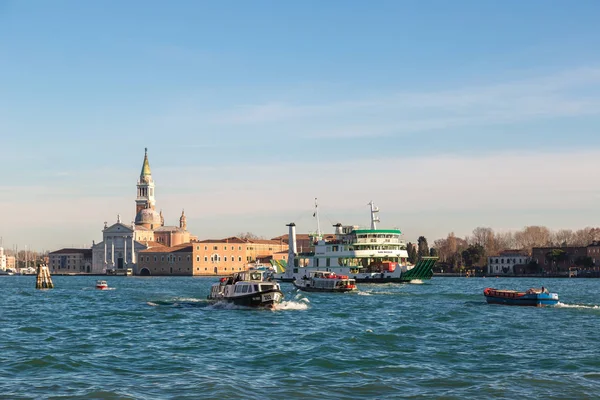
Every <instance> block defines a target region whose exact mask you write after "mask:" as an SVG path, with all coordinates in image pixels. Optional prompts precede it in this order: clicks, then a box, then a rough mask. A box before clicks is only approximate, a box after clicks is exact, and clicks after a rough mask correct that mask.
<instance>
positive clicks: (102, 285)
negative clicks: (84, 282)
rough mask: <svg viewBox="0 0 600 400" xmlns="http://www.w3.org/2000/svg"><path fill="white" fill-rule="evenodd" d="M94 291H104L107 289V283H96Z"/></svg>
mask: <svg viewBox="0 0 600 400" xmlns="http://www.w3.org/2000/svg"><path fill="white" fill-rule="evenodd" d="M96 289H99V290H106V289H108V283H106V281H96Z"/></svg>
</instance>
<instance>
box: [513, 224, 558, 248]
mask: <svg viewBox="0 0 600 400" xmlns="http://www.w3.org/2000/svg"><path fill="white" fill-rule="evenodd" d="M515 241H516V242H517V246H518V247H519V248H520V249H522V250H525V251H526V252H527V254H529V255H531V249H532V248H533V247H544V246H547V245H548V244H549V243H550V230H549V229H548V228H546V227H545V226H526V227H525V228H524V229H523V230H522V231H519V232H517V233H515Z"/></svg>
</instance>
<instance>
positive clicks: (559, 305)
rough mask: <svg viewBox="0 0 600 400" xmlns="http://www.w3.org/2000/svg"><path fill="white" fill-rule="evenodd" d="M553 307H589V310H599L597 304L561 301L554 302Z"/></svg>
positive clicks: (599, 307)
mask: <svg viewBox="0 0 600 400" xmlns="http://www.w3.org/2000/svg"><path fill="white" fill-rule="evenodd" d="M555 307H560V308H585V309H589V310H600V306H598V305H593V304H565V303H561V302H560V301H559V302H558V303H557V304H556V306H555Z"/></svg>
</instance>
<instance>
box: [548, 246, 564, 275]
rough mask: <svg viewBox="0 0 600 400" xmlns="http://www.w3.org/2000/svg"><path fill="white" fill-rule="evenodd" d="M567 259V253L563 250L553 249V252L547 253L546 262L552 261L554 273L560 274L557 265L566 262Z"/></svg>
mask: <svg viewBox="0 0 600 400" xmlns="http://www.w3.org/2000/svg"><path fill="white" fill-rule="evenodd" d="M567 258H568V255H567V252H566V251H564V250H562V249H552V250H551V251H549V252H548V253H546V260H548V261H550V264H551V266H552V272H553V273H557V272H558V266H557V264H558V263H560V262H563V261H565V260H566V259H567Z"/></svg>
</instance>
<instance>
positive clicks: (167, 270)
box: [138, 237, 288, 276]
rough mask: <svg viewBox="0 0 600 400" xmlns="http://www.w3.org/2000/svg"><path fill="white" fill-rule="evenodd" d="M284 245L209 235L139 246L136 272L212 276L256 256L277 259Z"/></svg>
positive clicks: (235, 269)
mask: <svg viewBox="0 0 600 400" xmlns="http://www.w3.org/2000/svg"><path fill="white" fill-rule="evenodd" d="M287 249H288V246H287V244H286V243H283V241H281V240H246V239H240V238H238V237H230V238H226V239H209V240H202V241H198V242H192V243H184V244H181V245H178V246H172V247H162V248H151V249H148V250H142V251H140V253H139V259H138V274H139V275H187V276H203V275H204V276H207V275H208V276H215V275H228V274H231V273H233V272H239V271H243V270H245V269H247V268H248V264H250V263H254V262H256V260H257V259H265V258H267V259H268V258H269V257H271V258H275V259H281V258H282V257H285V256H282V255H281V253H282V252H286V251H287Z"/></svg>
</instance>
